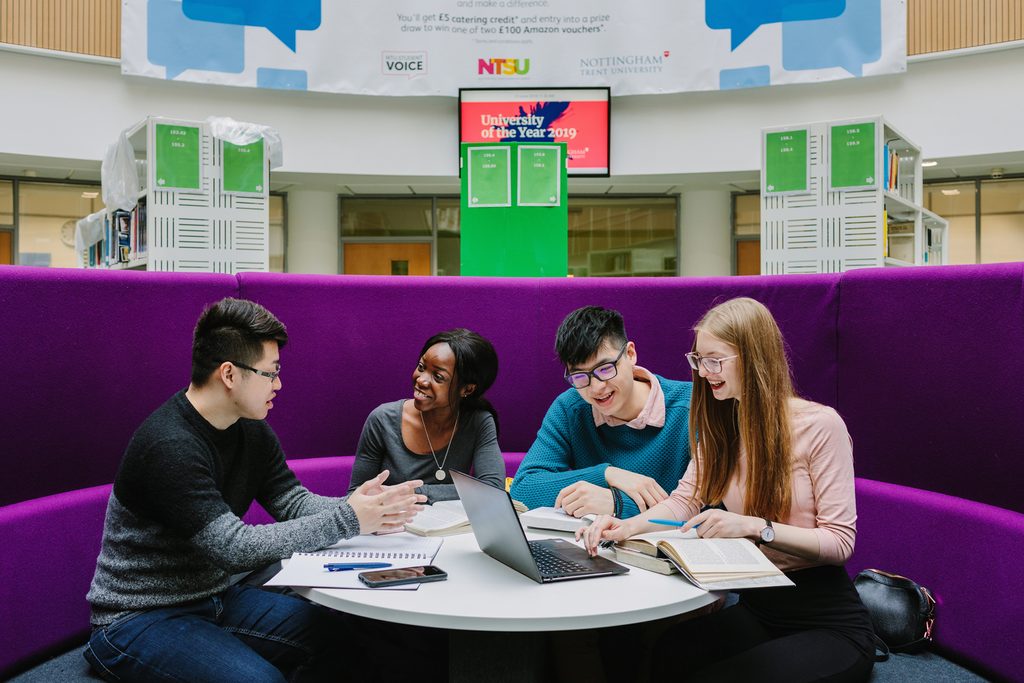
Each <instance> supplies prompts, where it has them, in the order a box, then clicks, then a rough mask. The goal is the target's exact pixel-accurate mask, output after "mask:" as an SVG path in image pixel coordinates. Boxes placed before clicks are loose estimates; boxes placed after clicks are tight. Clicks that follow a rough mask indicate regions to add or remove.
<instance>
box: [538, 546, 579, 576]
mask: <svg viewBox="0 0 1024 683" xmlns="http://www.w3.org/2000/svg"><path fill="white" fill-rule="evenodd" d="M530 552H531V553H533V559H534V561H536V562H537V569H539V570H540V573H541V574H543V575H545V576H559V575H562V574H572V573H576V572H582V571H587V567H584V566H583V565H582V564H580V563H579V562H573V561H572V560H566V559H565V558H562V557H559V556H558V555H556V554H555V553H553V552H551V551H550V550H548V548H547V547H546V546H544V545H541V544H540V542H539V541H530Z"/></svg>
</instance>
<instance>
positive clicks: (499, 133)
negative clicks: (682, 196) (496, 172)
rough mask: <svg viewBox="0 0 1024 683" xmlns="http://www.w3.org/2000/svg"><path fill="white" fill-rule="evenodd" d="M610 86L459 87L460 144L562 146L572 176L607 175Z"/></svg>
mask: <svg viewBox="0 0 1024 683" xmlns="http://www.w3.org/2000/svg"><path fill="white" fill-rule="evenodd" d="M610 121H611V90H610V88H460V89H459V142H564V143H566V149H567V155H568V158H569V175H570V176H607V175H608V173H609V169H610V163H609V157H608V149H609V142H610V134H611V127H610Z"/></svg>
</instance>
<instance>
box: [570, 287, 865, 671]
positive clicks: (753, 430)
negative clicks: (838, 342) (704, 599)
mask: <svg viewBox="0 0 1024 683" xmlns="http://www.w3.org/2000/svg"><path fill="white" fill-rule="evenodd" d="M694 332H695V338H694V343H693V347H692V349H691V351H690V352H689V353H687V354H686V357H687V360H688V361H689V363H690V367H691V368H692V370H693V399H692V403H691V406H690V439H691V444H690V451H691V453H693V454H694V456H693V460H692V461H691V463H690V466H689V468H688V469H687V470H686V474H685V475H684V476H683V478H682V480H680V482H679V486H678V487H677V488H676V490H675V491H673V493H672V495H671V496H670V497H669V498H668V499H666V500H665V501H664V502H662V503H659V504H658V505H656V506H654V507H652V508H651V509H649V510H648V511H647V512H646V513H644V514H642V515H639V516H637V517H633V518H631V519H628V520H619V519H615V518H613V517H608V516H602V517H600V518H598V520H597V521H595V522H594V524H592V525H591V526H590V527H588V528H587V529H585V530H581V531H580V532H579V533H578V536H579V537H581V538H582V539H583V541H584V543H585V545H586V547H587V548H588V549H589V550H590V551H591V553H592V554H593V553H596V551H597V545H598V543H599V542H600V541H602V540H612V541H619V540H624V539H626V538H629V537H630V536H634V535H636V534H640V533H645V532H649V531H657V530H664V528H665V527H663V526H658V525H655V524H652V523H650V522H648V521H647V520H650V519H661V518H669V519H675V520H677V521H685V522H686V523H685V524H684V525H683V527H682V529H681V530H682V531H683V532H687V531H689V530H690V529H696V530H697V534H698V535H699V536H701V537H703V538H716V537H717V538H748V539H750V540H751V541H754V542H756V543H757V544H758V545H759V546H760V547H761V549H762V550H763V551H764V553H765V555H767V556H768V558H769V559H770V560H771V561H772V562H773V563H774V564H775V565H776V566H777V567H779V569H781V570H782V571H783V572H785V573H786V575H787V576H788V577H789V578H790V579H791V580H792V581H793V583H794V584H795V587H784V588H760V589H756V590H748V591H745V592H743V593H742V594H741V596H740V600H739V602H738V604H736V605H735V606H732V607H729V608H726V609H724V610H721V611H720V612H717V613H715V614H711V615H709V616H706V617H702V618H699V619H694V620H691V621H685V622H682V623H679V624H677V625H675V626H674V627H672V628H671V629H669V630H668V631H667V632H665V634H664V635H663V636H662V637H661V638H660V639H659V641H658V643H657V644H656V646H655V650H654V661H653V663H652V673H653V675H652V680H665V677H673V678H678V675H679V672H680V671H683V672H684V673H685V675H684V676H683V678H684V680H702V681H703V680H708V681H712V680H714V681H725V680H729V681H732V680H757V681H787V682H793V681H810V680H829V681H865V680H867V679H868V677H869V676H870V673H871V668H872V665H873V661H874V644H873V640H872V630H871V622H870V620H869V617H868V615H867V612H866V610H865V609H864V606H863V605H862V604H861V602H860V599H859V597H858V596H857V592H856V590H855V589H854V588H853V584H852V583H851V581H850V579H849V577H848V576H847V574H846V570H845V569H844V567H843V564H844V563H845V562H846V560H847V559H848V558H849V557H850V555H851V554H852V553H853V545H854V538H855V536H856V519H857V512H856V505H855V501H854V481H853V451H852V446H851V442H850V436H849V433H848V432H847V430H846V425H845V423H844V422H843V420H842V418H841V417H839V415H838V414H837V413H836V411H835V410H833V409H832V408H829V407H827V406H824V405H821V404H818V403H813V402H811V401H806V400H803V399H801V398H799V397H798V396H797V395H796V393H795V392H794V390H793V386H792V381H791V380H790V371H789V363H788V362H787V360H786V354H785V349H784V346H783V341H782V334H781V332H780V331H779V328H778V325H777V324H776V323H775V319H774V318H773V317H772V315H771V313H770V312H769V311H768V309H767V308H765V307H764V305H762V304H760V303H758V302H757V301H754V300H753V299H748V298H739V299H732V300H730V301H726V302H725V303H722V304H719V305H717V306H715V307H714V308H712V309H711V310H710V311H708V312H707V313H706V314H705V315H704V317H703V318H702V319H701V320H700V322H698V323H697V325H695V326H694Z"/></svg>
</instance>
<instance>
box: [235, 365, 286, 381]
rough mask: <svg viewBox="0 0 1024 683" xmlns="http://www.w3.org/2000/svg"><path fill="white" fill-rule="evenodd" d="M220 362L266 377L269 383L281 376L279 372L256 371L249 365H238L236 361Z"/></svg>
mask: <svg viewBox="0 0 1024 683" xmlns="http://www.w3.org/2000/svg"><path fill="white" fill-rule="evenodd" d="M221 362H222V363H231V364H232V365H234V366H235V367H238V368H242V369H243V370H252V371H253V372H255V373H256V374H257V375H262V376H263V377H266V378H267V379H269V380H270V381H271V382H273V381H274V380H275V379H277V378H278V377H279V376H280V375H281V371H280V370H275V371H274V372H267V371H266V370H257V369H256V368H254V367H252V366H251V365H246V364H245V363H239V362H238V361H236V360H225V361H221Z"/></svg>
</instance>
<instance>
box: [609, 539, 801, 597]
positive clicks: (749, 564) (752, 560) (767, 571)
mask: <svg viewBox="0 0 1024 683" xmlns="http://www.w3.org/2000/svg"><path fill="white" fill-rule="evenodd" d="M618 545H619V546H620V547H622V548H625V549H626V550H631V551H634V552H638V553H642V554H646V555H648V556H650V557H652V558H656V557H664V558H665V559H667V560H668V561H669V562H671V563H672V564H673V565H675V567H676V568H677V569H678V570H679V572H680V573H681V574H682V575H683V576H685V577H686V578H687V580H689V581H690V582H691V583H692V584H694V585H695V586H697V587H698V588H703V589H704V590H709V591H716V590H736V589H740V588H768V587H772V586H792V585H793V582H792V581H790V580H789V578H788V577H787V576H786V575H785V574H783V573H782V571H781V570H780V569H779V568H778V567H776V566H775V565H774V564H772V562H771V560H769V559H768V558H767V557H765V554H764V553H762V552H761V551H760V550H759V549H758V547H757V546H756V545H754V544H753V543H751V542H750V541H748V540H747V539H745V538H697V536H696V533H695V532H694V533H693V534H692V535H691V534H687V535H682V534H680V533H679V532H678V531H655V532H653V533H649V534H640V535H638V536H634V537H632V538H629V539H626V540H625V541H622V542H620V543H619V544H618Z"/></svg>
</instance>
